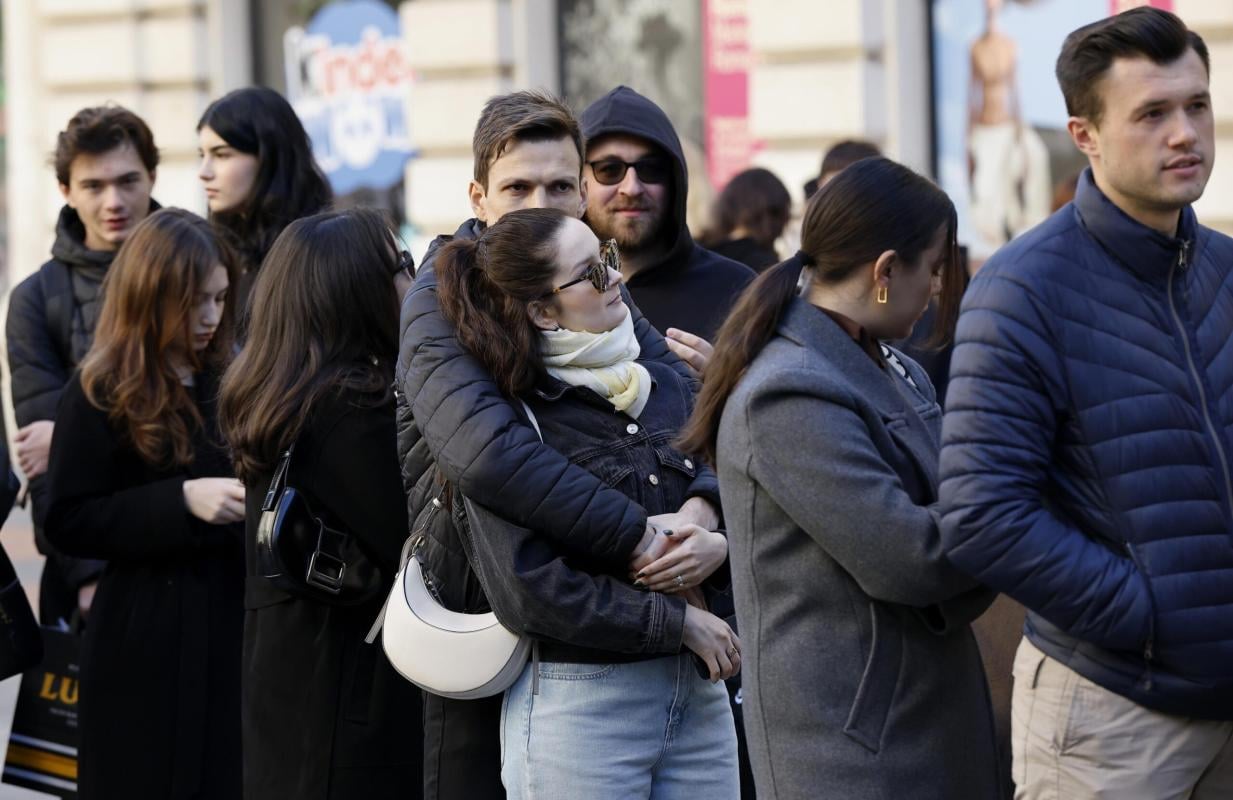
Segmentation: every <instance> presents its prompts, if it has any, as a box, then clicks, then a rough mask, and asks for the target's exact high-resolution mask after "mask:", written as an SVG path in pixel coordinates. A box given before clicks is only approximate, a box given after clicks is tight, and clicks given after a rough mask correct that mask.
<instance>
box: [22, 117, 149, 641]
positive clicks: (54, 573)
mask: <svg viewBox="0 0 1233 800" xmlns="http://www.w3.org/2000/svg"><path fill="white" fill-rule="evenodd" d="M54 163H55V170H56V181H57V182H58V183H59V186H60V193H61V194H62V195H63V196H64V201H65V205H64V207H63V208H62V209H60V218H59V220H58V221H57V223H56V240H55V243H54V244H53V245H52V248H51V256H52V257H51V260H50V261H48V262H47V263H45V264H43V266H42V267H41V268H39V270H38V272H36V273H34V274H33V275H31V276H30V277H28V278H26V279H25V280H24V281H22V282H21V283H20V284H18V285H17V287H16V288H15V289H13V293H12V295H11V297H10V298H9V312H8V320H7V323H6V335H7V339H8V360H9V371H10V376H11V379H12V380H11V386H12V394H13V411H14V415H15V416H16V419H17V424H18V426H19V430H18V431H17V434H16V436H15V437H14V439H15V441H16V453H15V455H16V456H17V462H18V464H19V465H20V466H21V469H22V471H23V472H24V473H25V475H26V478H27V480H28V481H29V482H30V483H29V491H30V495H31V498H32V500H33V503H34V514H33V516H34V524H35V532H36V534H37V541H38V544H39V550H40V551H41V552H42V553H43V554H44V555H46V556H47V561H46V563H45V564H44V565H43V575H42V579H41V581H40V585H39V616H40V618H41V619H42V621H43V622H44V623H45V624H55V623H56V621H57V620H60V619H65V620H67V619H68V618H70V617H71V616H72V615H73V612H74V611H76V610H78V609H79V608H80V609H81V610H83V611H84V610H86V609H88V607H89V604H90V598H91V597H92V596H93V593H94V586H95V584H96V582H97V581H98V576H99V574H100V573H101V572H102V562H101V561H93V560H90V559H79V558H70V557H68V556H64V555H61V554H59V553H57V552H56V551H55V548H53V547H52V546H51V545H50V544H49V543H48V542H47V541H46V539H45V538H44V537H43V535H42V523H43V515H44V514H45V513H46V508H45V507H44V506H45V505H46V501H45V498H44V492H45V489H46V487H45V486H44V477H43V474H44V473H45V472H46V470H47V457H48V453H49V451H50V447H51V435H52V431H53V429H54V425H55V418H56V406H57V405H59V402H60V394H61V393H62V392H63V390H64V385H65V384H66V383H68V379H69V376H70V375H72V373H73V370H74V369H76V368H77V365H78V363H79V362H80V361H81V359H82V358H83V357H84V356H85V354H86V351H88V350H89V349H90V343H91V341H92V340H93V338H94V326H95V324H96V323H97V322H98V314H99V310H100V308H101V306H102V298H101V296H100V294H99V290H100V287H101V285H102V282H103V277H104V276H105V275H106V274H107V268H108V267H109V266H111V260H112V258H114V257H115V254H116V250H118V249H119V248H120V245H121V244H123V243H124V240H125V239H126V238H128V235H129V234H130V233H132V231H133V228H135V227H136V226H137V223H139V222H141V220H143V219H145V218H146V216H147V215H148V214H149V213H150V211H151V210H152V209H154V208H157V204H155V203H154V202H153V201H152V200H151V199H150V191H151V189H152V188H153V185H154V173H155V169H156V168H157V167H158V149H157V148H156V147H155V146H154V137H153V135H152V134H151V133H150V129H149V127H147V126H146V123H145V122H144V121H143V120H142V119H141V118H140V117H138V116H137V115H136V114H134V113H133V112H131V111H129V110H128V109H125V108H120V107H119V106H101V107H96V108H86V109H82V110H81V111H79V112H77V114H76V115H74V116H73V118H72V119H71V120H69V124H68V126H67V127H66V128H65V130H64V131H63V132H61V133H60V135H59V137H58V139H57V141H56V151H55V156H54Z"/></svg>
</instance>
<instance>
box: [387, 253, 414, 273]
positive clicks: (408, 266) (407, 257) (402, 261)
mask: <svg viewBox="0 0 1233 800" xmlns="http://www.w3.org/2000/svg"><path fill="white" fill-rule="evenodd" d="M404 270H405V271H406V273H407V277H408V278H414V277H415V259H414V258H412V257H411V254H410V253H408V252H407V251H406V250H403V251H401V252H399V254H398V263H397V265H396V266H395V267H394V272H393V273H392V274H393V275H394V277H398V273H400V272H403V271H404Z"/></svg>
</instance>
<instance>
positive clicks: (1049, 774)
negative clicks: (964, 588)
mask: <svg viewBox="0 0 1233 800" xmlns="http://www.w3.org/2000/svg"><path fill="white" fill-rule="evenodd" d="M1014 681H1015V686H1014V695H1013V699H1012V702H1011V715H1010V724H1011V749H1012V751H1013V759H1014V764H1013V775H1014V779H1015V800H1086V798H1115V799H1116V800H1174V798H1176V800H1218V799H1221V800H1223V798H1233V722H1212V721H1210V720H1200V719H1189V718H1187V717H1175V716H1171V715H1169V714H1162V713H1160V712H1159V711H1152V710H1150V709H1147V708H1144V707H1143V706H1141V705H1139V704H1137V703H1135V702H1133V701H1131V700H1127V699H1126V698H1124V697H1122V696H1121V695H1118V694H1114V693H1113V692H1110V691H1109V690H1107V689H1103V688H1101V687H1100V686H1097V685H1096V684H1095V683H1093V682H1092V681H1090V680H1088V679H1087V678H1084V677H1083V676H1081V675H1079V674H1078V673H1077V672H1075V671H1073V670H1071V669H1070V668H1069V667H1067V666H1065V665H1064V664H1061V663H1060V662H1058V661H1055V660H1054V659H1052V658H1050V657H1049V656H1046V655H1045V654H1044V653H1042V652H1041V651H1040V650H1039V649H1038V648H1037V647H1036V646H1035V645H1033V644H1032V643H1031V642H1029V641H1028V640H1027V639H1026V638H1025V639H1024V640H1023V641H1022V642H1020V643H1019V650H1018V651H1017V652H1016V653H1015V667H1014Z"/></svg>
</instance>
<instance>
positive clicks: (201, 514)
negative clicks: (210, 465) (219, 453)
mask: <svg viewBox="0 0 1233 800" xmlns="http://www.w3.org/2000/svg"><path fill="white" fill-rule="evenodd" d="M184 505H185V506H187V507H188V513H190V514H192V515H193V516H194V517H196V518H197V519H200V520H204V521H205V522H208V523H210V524H211V525H226V524H228V523H230V522H239V521H240V520H242V519H244V484H242V483H240V482H239V481H237V480H236V479H235V478H194V479H193V480H191V481H185V482H184Z"/></svg>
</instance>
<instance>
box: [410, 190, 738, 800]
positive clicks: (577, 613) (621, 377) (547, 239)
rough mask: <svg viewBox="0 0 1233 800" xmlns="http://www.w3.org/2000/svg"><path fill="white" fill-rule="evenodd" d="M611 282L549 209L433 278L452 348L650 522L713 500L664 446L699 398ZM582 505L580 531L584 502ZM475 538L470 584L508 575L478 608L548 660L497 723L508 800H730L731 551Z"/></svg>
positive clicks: (577, 229)
mask: <svg viewBox="0 0 1233 800" xmlns="http://www.w3.org/2000/svg"><path fill="white" fill-rule="evenodd" d="M619 266H620V263H619V260H618V257H617V254H616V243H615V242H608V243H605V244H604V245H603V246H602V247H601V245H600V243H599V241H598V240H597V239H596V238H595V234H594V233H592V232H591V230H590V228H588V227H587V226H586V224H585V223H583V222H582V221H581V220H578V219H575V218H574V217H571V216H569V215H567V214H564V213H562V212H560V211H556V210H552V209H524V210H521V211H514V212H511V213H509V214H506V215H505V216H503V217H502V218H501V219H500V221H498V222H497V223H495V224H493V225H490V226H488V228H487V229H485V231H484V232H483V234H481V236H480V237H479V239H478V240H466V239H455V240H454V241H453V242H451V243H450V244H448V245H446V246H445V247H444V248H443V249H442V250H441V252H440V253H439V255H438V256H437V261H436V271H437V278H438V292H439V293H440V300H441V310H442V312H443V313H444V314H445V316H446V318H447V319H448V320H449V321H450V323H451V324H452V325H453V327H454V329H455V330H456V331H457V332H458V339H459V342H460V343H461V344H462V345H463V347H465V348H466V349H467V350H468V351H470V352H471V353H472V354H474V355H475V357H476V358H478V359H479V360H480V361H481V362H482V363H483V364H484V366H485V367H487V368H488V371H489V372H490V373H491V375H492V376H493V378H494V379H495V380H496V383H497V385H498V386H500V387H501V388H502V389H503V390H504V391H505V392H506V394H507V395H508V396H509V397H510V398H511V399H516V400H517V401H520V402H517V405H518V406H520V407H522V408H523V409H524V411H525V413H526V415H527V420H528V422H529V423H531V424H532V425H533V426H535V427H537V429H538V430H539V432H540V435H541V436H542V438H543V440H544V443H545V444H547V445H548V446H550V447H554V448H556V449H558V450H559V451H560V452H561V453H562V454H563V455H565V456H566V457H567V458H568V459H569V460H570V461H571V462H572V463H574V464H576V465H578V466H580V467H582V468H584V469H587V470H590V471H591V472H593V473H594V474H595V475H597V476H599V477H600V478H601V479H603V480H604V481H605V482H606V483H608V485H610V486H611V487H612V488H614V489H617V490H619V491H621V492H624V493H625V494H626V495H627V496H628V497H629V498H630V499H632V500H634V501H635V502H637V503H638V504H640V505H641V506H643V507H644V508H645V510H646V513H647V514H648V515H649V516H652V517H653V516H655V515H658V514H664V513H669V512H671V511H674V510H675V509H678V508H680V507H681V505H682V504H683V503H684V502H685V501H686V499H687V498H689V497H691V496H706V497H709V498H710V499H711V500H715V499H717V498H716V497H715V495H714V490H715V476H714V473H713V472H712V471H711V470H710V469H709V468H706V467H705V466H704V465H702V464H701V463H695V462H694V461H692V460H691V459H689V458H686V457H684V456H683V455H682V454H680V453H678V452H677V451H676V450H674V449H673V448H672V446H671V441H672V439H673V438H675V436H676V434H677V432H678V431H679V429H680V426H681V425H682V424H683V423H684V421H685V419H686V417H687V416H688V414H689V409H690V407H691V406H692V403H693V391H692V387H691V386H690V385H689V384H688V383H686V381H685V379H684V378H683V377H681V376H680V375H679V374H678V373H677V372H676V371H675V370H674V369H673V368H672V367H670V366H667V365H665V364H662V363H659V362H656V361H649V360H646V361H644V360H642V359H640V358H639V356H640V355H641V351H640V347H639V345H638V340H637V338H636V337H635V335H634V326H633V321H632V319H631V316H630V311H629V308H628V307H627V306H626V305H625V302H624V300H623V297H622V292H621V272H620V269H619ZM524 404H525V405H524ZM582 494H583V495H584V496H582V497H580V498H579V500H580V502H579V504H578V505H577V506H575V508H576V509H578V511H576V512H574V513H581V514H582V515H583V516H584V517H585V516H587V515H588V512H589V511H590V508H591V500H592V497H593V495H591V493H590V492H585V493H582ZM451 499H452V500H457V498H456V497H455V498H451ZM591 513H593V512H591ZM464 519H469V517H466V516H465V515H464ZM475 525H476V522H475V521H474V520H471V521H470V526H471V529H472V533H473V535H472V536H471V537H470V539H471V542H472V544H473V546H474V551H475V558H476V559H477V560H478V561H479V562H480V563H481V564H482V565H483V567H484V568H482V569H480V570H478V571H479V572H480V573H481V574H485V573H486V574H492V575H501V576H503V580H501V581H500V582H499V584H498V583H494V584H493V585H490V586H486V587H485V588H487V589H489V591H490V594H489V595H488V596H487V600H488V601H489V602H491V604H492V607H493V609H494V610H495V611H496V613H497V614H498V615H500V618H501V619H502V620H503V621H504V622H505V623H506V624H508V625H510V626H511V627H513V628H515V629H518V630H522V631H525V632H526V633H527V634H529V635H531V636H533V637H534V638H535V639H536V642H537V644H536V648H537V656H536V657H535V658H534V659H533V660H532V663H530V664H528V665H527V666H526V668H525V669H524V670H523V673H522V676H521V677H520V678H519V679H518V680H517V681H516V682H515V683H514V685H513V686H511V687H510V688H509V689H508V690H507V692H506V695H505V704H504V706H503V709H502V718H501V730H502V735H501V759H500V762H501V779H502V782H503V783H504V786H505V790H506V795H507V796H508V797H510V798H512V799H513V800H517V799H518V798H541V797H542V798H563V797H587V798H616V797H621V798H629V797H641V798H656V799H657V800H672V799H673V798H685V797H694V796H701V797H707V798H716V799H718V798H730V799H732V800H735V798H736V797H737V796H738V794H739V790H740V786H739V776H738V773H737V763H736V756H737V750H736V732H735V728H734V725H733V721H732V711H731V709H730V707H729V705H728V696H727V692H726V691H724V687H723V685H722V684H720V683H717V681H719V680H720V679H722V678H727V677H729V676H731V675H734V674H736V672H737V671H738V670H739V668H740V640H739V639H738V638H737V636H736V634H735V633H734V632H733V631H732V629H731V628H730V627H729V625H728V624H727V623H726V622H725V621H724V620H723V619H721V618H720V617H719V616H717V614H716V613H712V612H711V611H709V610H707V609H708V607H709V608H712V609H714V608H715V605H714V601H715V599H716V598H715V597H714V596H713V595H712V596H711V597H710V602H709V603H708V598H707V595H705V594H704V593H703V592H704V590H708V589H710V588H711V587H712V581H711V577H712V575H715V574H716V573H717V571H718V570H719V568H720V567H721V566H723V564H724V563H725V562H726V558H727V543H726V541H725V539H724V537H723V535H722V534H720V533H718V532H715V531H707V530H704V529H702V528H699V527H697V526H695V525H680V526H678V527H677V529H675V530H672V531H662V532H658V533H656V534H655V537H656V538H657V539H660V540H663V544H664V546H665V547H666V548H667V550H666V553H665V554H663V555H661V556H659V557H657V558H655V559H654V560H648V561H647V562H644V563H638V562H635V563H634V565H633V567H632V569H631V568H630V567H629V566H628V565H621V566H620V567H619V568H615V569H614V568H613V567H612V566H611V565H605V564H601V563H598V562H597V561H596V559H595V558H594V557H585V556H579V555H578V553H577V552H575V553H569V552H564V551H562V550H560V549H558V547H557V546H556V545H555V544H554V543H553V542H552V541H550V540H549V539H547V538H546V537H542V536H539V535H537V534H535V533H533V532H531V531H527V530H526V529H523V528H517V529H516V530H515V531H514V532H508V531H506V530H504V529H502V530H500V531H497V532H496V533H500V534H502V535H485V533H486V532H487V531H486V530H479V531H476V530H475ZM511 527H512V526H511ZM579 530H582V531H586V530H588V527H587V525H586V520H585V519H584V520H582V524H580V526H579ZM586 549H587V548H586V545H585V544H582V543H580V544H579V545H578V547H577V550H578V551H580V552H586ZM430 563H431V561H430ZM723 581H724V583H726V578H724V579H723Z"/></svg>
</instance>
